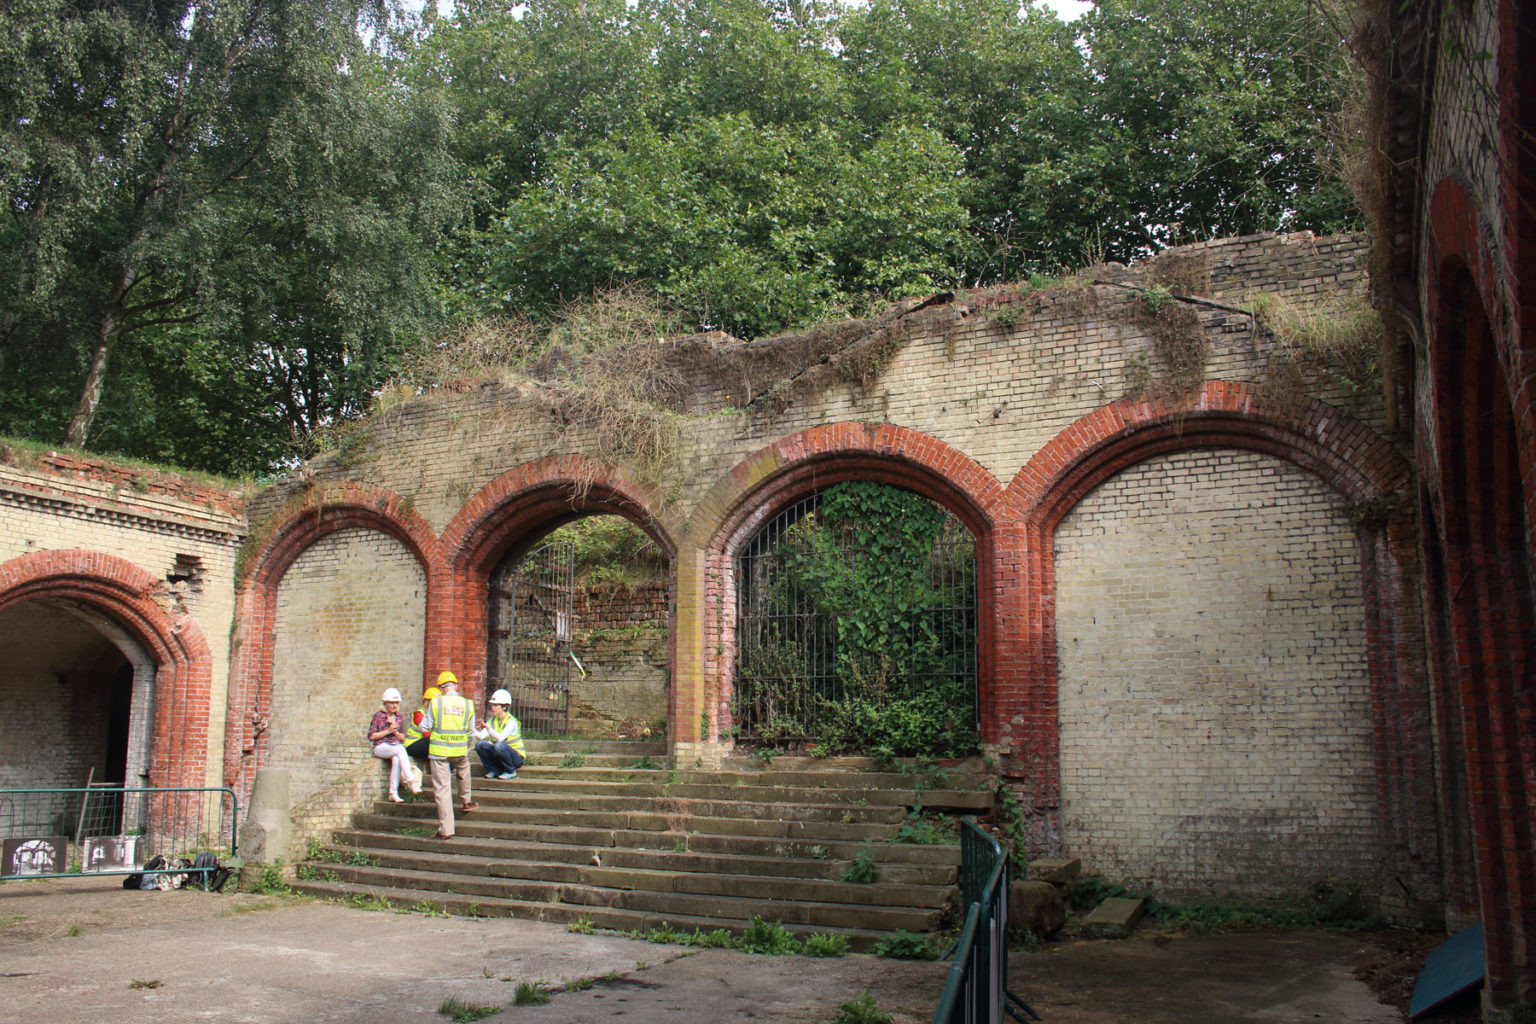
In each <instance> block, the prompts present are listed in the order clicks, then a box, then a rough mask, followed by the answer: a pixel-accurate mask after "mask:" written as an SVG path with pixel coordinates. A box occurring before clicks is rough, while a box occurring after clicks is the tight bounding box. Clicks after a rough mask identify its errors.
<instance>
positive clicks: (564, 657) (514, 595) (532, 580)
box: [486, 541, 576, 735]
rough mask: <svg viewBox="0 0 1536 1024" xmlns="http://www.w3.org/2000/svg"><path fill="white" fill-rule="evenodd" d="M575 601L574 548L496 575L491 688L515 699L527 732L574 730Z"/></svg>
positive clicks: (541, 551)
mask: <svg viewBox="0 0 1536 1024" xmlns="http://www.w3.org/2000/svg"><path fill="white" fill-rule="evenodd" d="M575 598H576V546H575V545H574V544H571V543H570V542H568V541H552V542H550V543H548V544H544V545H541V546H539V547H537V548H534V549H533V550H532V551H530V552H529V553H528V554H527V556H526V557H523V558H514V559H507V560H506V561H504V562H502V564H501V565H499V566H497V568H496V572H495V573H493V574H492V576H491V582H490V601H489V602H488V604H489V610H490V628H489V635H488V642H489V645H490V651H489V652H488V653H489V657H487V659H486V665H487V666H488V676H489V680H488V682H489V687H488V689H490V690H496V689H499V688H505V689H506V690H507V692H509V693H510V694H511V695H512V713H513V714H514V715H516V716H517V718H518V721H519V722H521V723H522V726H523V728H524V729H525V730H532V731H533V732H537V733H545V734H550V735H562V734H564V733H566V732H567V731H569V729H570V711H571V669H572V667H573V665H574V660H573V656H572V652H571V631H572V629H573V628H574V626H575V622H574V613H575Z"/></svg>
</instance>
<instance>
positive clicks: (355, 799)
mask: <svg viewBox="0 0 1536 1024" xmlns="http://www.w3.org/2000/svg"><path fill="white" fill-rule="evenodd" d="M425 598H426V583H425V577H424V574H423V572H422V568H421V565H420V563H418V562H417V561H416V559H415V557H414V556H412V555H411V553H410V552H409V551H407V550H406V549H405V548H404V547H403V546H402V545H401V544H400V543H399V542H397V541H395V540H394V539H393V538H390V537H387V536H384V535H382V534H379V533H376V532H372V531H367V530H360V529H347V530H341V531H338V532H336V533H332V534H329V535H327V536H325V537H323V538H321V539H320V540H318V541H316V542H315V543H314V544H313V545H311V546H310V547H309V548H307V549H306V550H305V551H304V552H303V553H302V554H301V555H299V557H298V558H297V559H296V560H295V561H294V562H293V564H292V565H291V566H289V568H288V571H287V572H286V573H285V574H284V575H283V578H282V582H281V583H280V584H279V586H278V588H277V614H276V638H277V639H276V643H275V646H274V651H273V659H272V690H271V710H270V723H271V724H270V726H269V729H268V734H267V737H266V742H267V761H266V764H269V765H271V766H273V767H277V768H287V769H289V770H290V771H291V772H292V790H291V796H292V799H293V803H294V827H295V833H296V835H297V836H298V837H299V838H300V839H302V838H305V837H307V836H308V835H312V834H316V833H319V832H324V831H329V830H331V829H335V828H340V827H342V826H344V825H346V824H347V823H348V822H349V821H350V819H351V815H352V812H353V811H354V810H356V809H358V807H359V806H364V805H366V803H367V801H368V800H369V799H371V798H376V797H378V796H380V795H382V794H383V792H384V788H383V783H382V779H383V777H384V776H383V770H384V768H385V762H384V761H382V760H380V759H378V758H375V757H374V756H373V754H372V751H371V749H370V747H369V745H368V744H367V742H366V739H365V734H366V732H367V728H368V722H369V720H370V719H371V718H372V716H373V713H374V712H375V711H376V710H378V708H379V696H380V694H381V693H382V692H383V690H384V688H385V687H387V686H394V687H397V688H399V689H400V691H401V693H402V694H404V695H405V701H404V702H403V705H402V706H404V707H407V708H413V707H414V706H415V703H414V702H415V699H416V697H417V696H419V695H420V693H421V689H420V687H419V685H418V684H417V680H419V679H420V678H421V677H422V643H421V641H422V623H423V621H424V617H425Z"/></svg>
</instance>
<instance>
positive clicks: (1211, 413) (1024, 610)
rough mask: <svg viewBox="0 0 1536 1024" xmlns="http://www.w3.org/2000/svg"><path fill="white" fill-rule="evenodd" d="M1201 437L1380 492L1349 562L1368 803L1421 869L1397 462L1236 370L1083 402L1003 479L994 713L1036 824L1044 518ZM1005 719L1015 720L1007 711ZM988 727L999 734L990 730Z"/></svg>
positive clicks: (1415, 717)
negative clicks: (1362, 677) (1233, 378)
mask: <svg viewBox="0 0 1536 1024" xmlns="http://www.w3.org/2000/svg"><path fill="white" fill-rule="evenodd" d="M1201 448H1240V449H1248V450H1252V451H1258V452H1263V453H1265V454H1268V455H1272V456H1275V457H1277V458H1281V459H1285V460H1287V461H1289V462H1291V463H1293V464H1295V465H1297V466H1299V467H1301V468H1303V469H1305V470H1307V471H1309V472H1310V473H1312V474H1314V475H1315V476H1317V477H1318V478H1319V479H1320V480H1322V481H1323V482H1324V483H1326V484H1327V485H1329V486H1330V487H1332V488H1333V489H1334V490H1335V491H1337V492H1338V493H1339V494H1340V495H1341V496H1342V497H1343V498H1344V499H1345V500H1346V501H1348V502H1350V503H1356V502H1365V501H1384V502H1385V503H1386V506H1385V507H1391V508H1393V509H1394V512H1393V514H1392V515H1391V518H1390V519H1389V520H1388V521H1387V522H1386V524H1385V525H1383V524H1382V523H1381V522H1380V521H1379V520H1378V519H1374V518H1367V519H1365V520H1362V522H1361V523H1360V525H1359V527H1358V531H1359V535H1360V539H1361V553H1362V565H1361V576H1362V584H1363V589H1364V594H1365V604H1366V615H1367V621H1366V638H1367V639H1366V642H1367V657H1368V661H1369V672H1370V680H1371V689H1372V696H1373V710H1374V715H1375V719H1374V722H1373V726H1374V731H1375V735H1376V745H1375V749H1376V760H1377V765H1376V768H1377V771H1376V775H1377V790H1378V804H1379V807H1378V812H1379V820H1380V821H1381V824H1382V828H1383V834H1384V836H1386V837H1388V838H1387V841H1388V842H1389V843H1391V844H1393V845H1394V846H1395V847H1397V848H1398V849H1399V851H1400V852H1401V856H1402V858H1403V859H1401V860H1397V861H1394V863H1418V864H1421V865H1423V866H1424V869H1425V872H1426V878H1429V879H1430V880H1431V881H1432V878H1433V870H1432V866H1433V864H1434V862H1435V860H1436V853H1435V843H1434V840H1433V838H1432V836H1431V835H1430V833H1432V831H1433V828H1432V823H1429V822H1425V821H1422V820H1421V819H1423V818H1424V816H1425V809H1426V808H1432V807H1433V806H1434V793H1433V787H1432V781H1431V780H1430V775H1429V772H1428V769H1429V767H1430V766H1431V764H1432V757H1431V745H1430V740H1429V735H1428V730H1427V723H1426V722H1425V721H1424V717H1423V714H1422V702H1423V669H1422V661H1423V658H1422V640H1421V638H1420V636H1419V633H1418V627H1417V625H1416V623H1417V619H1418V616H1417V612H1416V610H1415V607H1414V604H1413V601H1412V598H1411V595H1412V593H1413V592H1414V586H1413V580H1412V578H1411V574H1412V573H1413V572H1414V571H1415V570H1414V568H1413V567H1414V565H1415V563H1416V559H1415V555H1414V539H1413V538H1414V533H1413V530H1414V527H1413V523H1412V516H1411V514H1409V513H1408V512H1407V511H1406V509H1407V508H1409V507H1410V506H1409V504H1408V503H1409V499H1410V497H1411V495H1410V493H1409V491H1410V483H1411V479H1412V477H1411V474H1410V471H1409V466H1408V464H1407V462H1406V461H1405V460H1404V459H1403V458H1402V456H1400V455H1399V454H1398V453H1397V451H1396V450H1395V449H1393V448H1392V447H1391V446H1390V445H1389V444H1387V443H1386V441H1384V440H1383V439H1382V438H1381V437H1379V436H1378V435H1376V433H1375V432H1374V431H1372V430H1371V429H1370V428H1369V427H1368V426H1366V425H1365V424H1362V423H1360V422H1358V421H1355V420H1353V419H1352V418H1350V417H1349V416H1347V415H1346V414H1344V413H1343V412H1341V411H1340V410H1338V409H1336V408H1333V407H1331V406H1328V405H1326V404H1324V403H1322V402H1317V401H1310V402H1306V403H1301V404H1294V405H1292V404H1285V405H1279V404H1271V403H1268V402H1266V401H1265V400H1264V398H1263V396H1262V395H1261V394H1260V393H1259V392H1258V390H1257V389H1256V388H1255V387H1254V386H1252V385H1248V384H1242V383H1234V382H1227V381H1211V382H1208V383H1207V384H1206V385H1205V387H1204V389H1203V390H1202V392H1201V393H1200V394H1199V395H1198V396H1197V397H1196V398H1195V399H1193V400H1192V401H1191V402H1190V403H1189V404H1188V405H1186V406H1184V407H1179V408H1175V407H1171V406H1165V405H1159V404H1156V403H1149V402H1140V401H1122V402H1117V403H1114V404H1112V405H1108V406H1105V407H1103V408H1101V409H1098V410H1095V411H1094V412H1092V413H1090V414H1088V415H1087V416H1084V417H1083V418H1082V419H1080V420H1078V421H1077V422H1076V423H1074V424H1072V425H1071V426H1069V427H1068V428H1067V429H1065V430H1064V431H1062V432H1061V433H1060V434H1059V435H1057V436H1056V437H1055V438H1054V439H1053V440H1051V441H1050V442H1049V443H1048V444H1046V445H1045V447H1043V448H1042V449H1041V450H1040V451H1039V452H1038V453H1037V454H1036V455H1035V457H1034V458H1032V459H1031V460H1030V461H1029V463H1028V464H1027V465H1026V466H1025V467H1024V468H1023V469H1022V470H1021V471H1020V472H1019V474H1018V475H1017V476H1016V477H1015V478H1014V480H1013V481H1012V482H1011V483H1010V484H1009V487H1008V500H1007V508H1008V514H1009V518H1010V520H1011V521H1012V522H1013V523H1014V524H1016V527H1017V530H1016V532H1014V533H1011V534H1008V535H1007V539H1008V540H1009V541H1010V542H1011V543H1014V544H1016V545H1017V547H1016V548H1015V549H1014V551H1013V552H1012V553H1011V554H1005V555H1004V556H1003V558H1002V563H1003V564H1009V565H1017V566H1018V572H1017V573H1016V574H1015V575H1013V576H1012V577H1011V578H1010V580H1009V581H1008V583H1007V588H1008V589H1009V591H1010V595H1011V603H1010V606H1009V614H1008V615H1006V616H1005V617H1004V624H1003V627H1002V631H1001V636H1000V637H999V652H998V655H997V656H998V659H999V660H1000V661H1001V662H1002V663H1004V664H1007V665H1009V666H1011V667H1012V670H1013V672H1012V675H1011V676H1010V677H1008V678H1005V679H1002V680H1000V681H999V692H998V694H997V700H996V713H997V718H996V719H995V720H994V724H995V725H998V726H999V727H1001V723H1003V722H1009V723H1010V724H1011V725H1012V728H1011V729H1010V732H1011V735H1009V736H1008V737H1007V742H1008V744H1009V745H1010V747H1011V756H1010V757H1009V758H1007V759H1006V760H1005V764H1006V766H1007V770H1008V772H1009V774H1010V775H1012V776H1014V777H1015V778H1017V779H1018V780H1019V788H1020V789H1021V791H1022V795H1024V796H1025V797H1026V799H1027V801H1028V802H1029V803H1030V804H1032V805H1033V809H1034V812H1035V814H1036V815H1037V822H1038V824H1039V825H1040V827H1041V834H1045V833H1046V832H1048V831H1050V830H1052V829H1054V828H1055V827H1056V826H1057V825H1059V822H1058V821H1057V820H1056V819H1057V810H1058V808H1059V803H1060V748H1059V742H1058V740H1059V737H1058V733H1057V682H1058V679H1057V671H1058V665H1057V656H1056V621H1055V608H1056V593H1055V589H1056V581H1055V550H1054V548H1055V532H1056V528H1057V527H1058V526H1059V524H1060V523H1061V521H1062V519H1063V518H1064V517H1065V516H1066V515H1067V514H1068V513H1069V512H1070V511H1071V510H1072V509H1073V508H1074V507H1075V506H1076V505H1077V503H1078V502H1079V501H1081V500H1082V499H1083V498H1084V497H1085V496H1086V495H1087V494H1088V493H1089V492H1091V491H1092V490H1093V489H1094V488H1095V487H1097V486H1098V485H1099V484H1101V483H1103V482H1104V481H1106V480H1108V479H1110V478H1111V477H1113V476H1114V475H1115V474H1117V473H1120V472H1122V471H1123V470H1125V469H1127V468H1129V467H1131V466H1134V465H1136V464H1138V463H1140V462H1143V461H1145V460H1147V459H1150V458H1154V457H1156V456H1158V455H1163V454H1168V453H1172V452H1179V451H1187V450H1190V449H1201ZM1014 723H1017V724H1014ZM994 737H995V738H997V739H1002V738H1003V737H1002V735H1001V734H1000V733H999V734H994Z"/></svg>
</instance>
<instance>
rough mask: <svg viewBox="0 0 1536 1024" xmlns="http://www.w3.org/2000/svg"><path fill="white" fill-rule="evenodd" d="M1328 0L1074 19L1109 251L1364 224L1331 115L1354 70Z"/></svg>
mask: <svg viewBox="0 0 1536 1024" xmlns="http://www.w3.org/2000/svg"><path fill="white" fill-rule="evenodd" d="M1340 6H1341V5H1338V4H1335V3H1331V2H1329V0H1273V2H1270V3H1263V4H1253V3H1245V2H1240V0H1100V2H1098V3H1097V4H1096V5H1095V7H1094V9H1093V10H1092V11H1091V12H1090V13H1089V14H1088V15H1086V16H1085V17H1084V19H1083V21H1082V26H1083V39H1084V44H1085V46H1086V47H1087V49H1088V52H1089V54H1090V59H1089V65H1090V73H1091V78H1092V82H1093V87H1092V97H1093V99H1092V102H1093V106H1094V108H1095V111H1096V114H1097V119H1098V124H1099V126H1100V131H1101V137H1100V140H1099V142H1098V144H1097V145H1096V147H1095V149H1094V152H1095V153H1096V154H1097V156H1096V165H1097V166H1096V174H1097V176H1098V179H1099V183H1100V184H1099V189H1098V192H1097V195H1095V196H1094V197H1093V198H1092V204H1091V205H1092V209H1093V210H1094V212H1095V214H1096V217H1097V220H1098V223H1099V224H1100V226H1101V229H1102V231H1103V248H1104V251H1105V255H1107V256H1109V257H1111V258H1116V259H1125V258H1127V257H1129V256H1133V255H1138V254H1142V253H1146V252H1148V251H1155V250H1156V249H1158V248H1161V247H1163V246H1165V245H1168V244H1173V243H1176V242H1180V241H1185V240H1188V239H1190V238H1214V237H1223V236H1228V235H1239V234H1247V233H1251V232H1254V231H1260V230H1275V229H1281V230H1294V229H1312V230H1317V231H1337V230H1340V229H1343V228H1348V227H1353V226H1356V225H1358V223H1359V212H1358V210H1357V209H1356V207H1355V205H1354V202H1353V200H1352V199H1351V197H1350V195H1349V193H1348V190H1347V188H1346V186H1345V185H1344V184H1343V183H1342V182H1341V181H1340V180H1339V179H1337V178H1335V177H1333V176H1332V175H1330V173H1329V170H1328V169H1329V167H1330V166H1334V165H1335V164H1336V157H1335V156H1334V155H1333V148H1334V145H1335V140H1336V137H1337V135H1336V131H1335V119H1336V118H1337V115H1338V113H1339V109H1340V106H1341V104H1342V102H1343V98H1344V96H1345V94H1346V92H1347V89H1348V87H1347V83H1346V79H1347V77H1348V76H1349V75H1351V74H1354V73H1356V69H1355V68H1354V66H1353V64H1352V63H1351V60H1350V56H1349V52H1348V49H1347V46H1346V43H1347V36H1348V30H1347V26H1346V25H1345V24H1344V22H1343V20H1342V19H1341V18H1340V17H1339V15H1338V8H1339V7H1340Z"/></svg>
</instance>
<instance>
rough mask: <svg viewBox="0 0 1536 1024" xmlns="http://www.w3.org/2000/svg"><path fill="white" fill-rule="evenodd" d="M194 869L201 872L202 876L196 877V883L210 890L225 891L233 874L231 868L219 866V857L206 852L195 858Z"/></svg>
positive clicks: (193, 861)
mask: <svg viewBox="0 0 1536 1024" xmlns="http://www.w3.org/2000/svg"><path fill="white" fill-rule="evenodd" d="M192 870H193V871H198V872H201V877H199V878H197V879H195V880H194V884H198V885H201V886H202V887H203V888H204V889H205V890H207V891H208V892H223V891H224V886H225V885H226V884H227V883H228V882H229V876H230V874H231V872H230V870H229V868H226V867H220V866H219V858H217V857H215V856H214V855H213V854H211V853H206V852H205V853H200V854H198V855H197V856H196V857H194V858H193V860H192Z"/></svg>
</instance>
